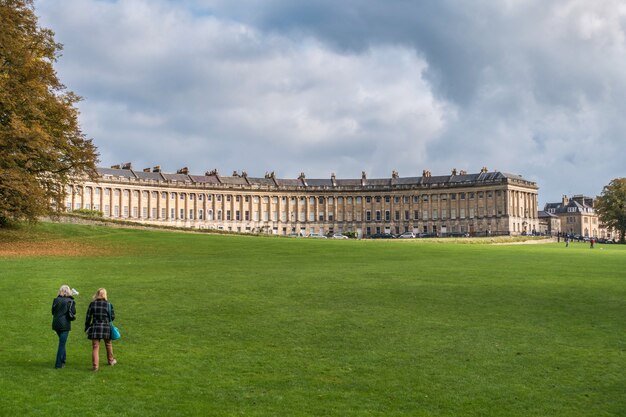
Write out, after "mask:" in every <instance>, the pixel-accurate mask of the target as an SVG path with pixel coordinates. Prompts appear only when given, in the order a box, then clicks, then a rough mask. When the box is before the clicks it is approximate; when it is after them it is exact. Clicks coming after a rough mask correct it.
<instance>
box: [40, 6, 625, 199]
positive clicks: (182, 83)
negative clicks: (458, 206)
mask: <svg viewBox="0 0 626 417" xmlns="http://www.w3.org/2000/svg"><path fill="white" fill-rule="evenodd" d="M35 7H36V12H37V14H38V15H39V17H40V23H41V24H42V25H43V26H45V27H48V28H50V29H52V30H53V31H54V32H55V33H56V39H57V41H59V42H61V43H62V44H63V45H64V50H63V55H62V57H61V58H60V59H59V61H58V62H57V65H56V68H57V70H58V73H59V77H60V79H61V81H62V82H63V83H64V84H65V85H66V86H67V87H68V89H70V90H72V91H74V92H76V93H77V94H79V95H81V96H82V97H83V98H84V100H83V101H82V102H81V103H80V105H79V107H80V110H81V125H82V128H83V130H84V131H85V133H86V134H87V136H88V137H90V138H93V140H94V142H95V144H96V145H97V146H98V149H99V152H100V159H101V165H102V166H109V165H112V164H118V163H122V162H132V163H133V167H135V168H138V169H141V168H145V167H151V166H154V165H161V166H162V168H163V169H164V170H165V171H167V172H174V171H176V170H177V169H179V168H181V167H184V166H188V167H189V169H190V170H191V171H192V172H193V173H195V174H202V173H204V172H205V171H207V170H211V169H214V168H217V169H218V170H219V171H220V173H222V174H224V175H230V174H231V173H232V172H233V171H234V170H237V171H241V170H246V171H247V172H248V174H249V175H251V176H263V175H264V174H265V172H268V171H275V172H276V175H277V176H279V177H282V178H296V177H297V176H298V175H299V173H300V172H304V173H305V174H306V176H307V177H309V178H328V177H330V175H331V173H332V172H334V173H336V175H337V176H338V177H342V178H360V176H361V171H366V172H367V175H368V177H370V178H373V177H378V178H385V177H390V176H391V172H392V170H397V171H399V173H400V176H420V175H421V173H422V170H424V169H428V170H430V171H431V172H432V173H433V175H446V174H449V173H450V171H451V169H452V168H457V169H465V170H467V171H468V172H470V173H475V172H478V171H479V170H480V169H481V167H483V166H486V167H487V168H489V170H499V171H503V172H509V173H515V174H521V175H523V176H524V177H525V178H528V179H530V180H533V181H536V182H537V183H538V185H539V187H540V191H539V193H540V194H539V196H540V198H539V199H540V204H543V203H546V202H548V201H558V200H560V197H561V195H562V194H568V195H571V194H586V195H597V194H599V193H600V192H601V190H602V186H603V185H605V184H607V183H608V182H609V181H610V180H611V179H613V178H616V177H618V176H620V177H623V176H626V3H624V2H623V1H621V0H594V1H588V0H559V1H550V0H492V1H486V0H485V1H483V0H474V1H471V2H458V1H453V0H432V1H429V0H422V1H407V0H385V1H380V0H379V1H374V0H341V1H337V0H180V1H174V0H170V1H168V0H63V1H59V0H35Z"/></svg>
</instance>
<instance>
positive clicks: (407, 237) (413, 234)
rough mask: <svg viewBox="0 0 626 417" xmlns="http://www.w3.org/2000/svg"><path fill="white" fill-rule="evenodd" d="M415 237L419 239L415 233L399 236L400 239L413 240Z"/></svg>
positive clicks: (405, 233)
mask: <svg viewBox="0 0 626 417" xmlns="http://www.w3.org/2000/svg"><path fill="white" fill-rule="evenodd" d="M415 237H417V236H416V235H415V233H413V232H404V233H402V234H400V235H398V239H413V238H415Z"/></svg>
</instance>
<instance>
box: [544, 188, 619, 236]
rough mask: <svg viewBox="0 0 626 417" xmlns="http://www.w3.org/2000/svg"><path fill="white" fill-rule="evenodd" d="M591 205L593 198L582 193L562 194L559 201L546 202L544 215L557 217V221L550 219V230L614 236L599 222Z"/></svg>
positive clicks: (582, 234)
mask: <svg viewBox="0 0 626 417" xmlns="http://www.w3.org/2000/svg"><path fill="white" fill-rule="evenodd" d="M593 207H594V199H593V198H592V197H585V196H583V195H575V196H573V197H572V198H568V197H567V196H566V195H564V196H563V198H562V200H561V202H559V203H548V204H546V205H545V208H544V212H545V216H548V215H550V216H551V218H552V219H554V218H555V217H556V218H558V222H554V220H552V222H551V230H550V232H551V233H552V234H557V233H559V232H560V233H563V234H570V235H579V236H584V237H596V238H599V237H601V238H612V237H614V236H613V233H612V231H611V230H607V229H606V228H605V227H604V226H603V225H602V224H601V223H600V219H599V218H598V215H597V214H596V212H595V210H594V208H593ZM541 217H542V218H543V216H541Z"/></svg>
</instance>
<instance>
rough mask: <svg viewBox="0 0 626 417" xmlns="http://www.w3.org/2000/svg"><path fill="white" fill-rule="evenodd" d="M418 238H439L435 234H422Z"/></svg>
mask: <svg viewBox="0 0 626 417" xmlns="http://www.w3.org/2000/svg"><path fill="white" fill-rule="evenodd" d="M417 237H421V238H426V237H437V234H435V233H420V234H419V235H417Z"/></svg>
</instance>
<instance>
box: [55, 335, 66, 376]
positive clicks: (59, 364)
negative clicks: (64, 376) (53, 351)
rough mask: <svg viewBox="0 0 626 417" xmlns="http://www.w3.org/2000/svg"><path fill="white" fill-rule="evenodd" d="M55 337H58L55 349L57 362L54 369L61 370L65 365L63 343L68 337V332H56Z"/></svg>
mask: <svg viewBox="0 0 626 417" xmlns="http://www.w3.org/2000/svg"><path fill="white" fill-rule="evenodd" d="M57 335H59V348H58V349H57V360H56V362H55V364H54V367H55V368H62V367H63V366H64V365H65V343H66V342H67V338H68V336H69V335H70V331H69V330H67V331H64V332H59V331H57Z"/></svg>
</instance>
